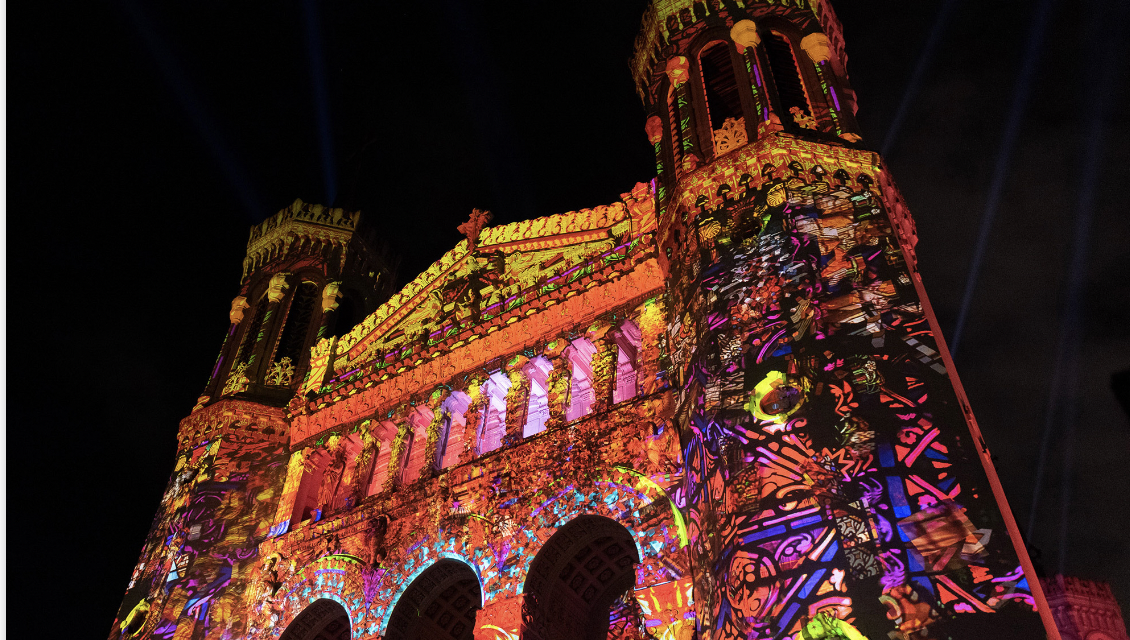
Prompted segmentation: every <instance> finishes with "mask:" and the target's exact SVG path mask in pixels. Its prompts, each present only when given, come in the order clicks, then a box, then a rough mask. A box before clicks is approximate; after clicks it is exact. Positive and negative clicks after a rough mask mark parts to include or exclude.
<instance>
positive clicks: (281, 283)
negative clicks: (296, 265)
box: [267, 271, 290, 302]
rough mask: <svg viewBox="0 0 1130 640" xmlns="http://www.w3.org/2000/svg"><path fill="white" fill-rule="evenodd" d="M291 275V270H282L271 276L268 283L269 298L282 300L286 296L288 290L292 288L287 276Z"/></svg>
mask: <svg viewBox="0 0 1130 640" xmlns="http://www.w3.org/2000/svg"><path fill="white" fill-rule="evenodd" d="M289 275H290V272H289V271H281V272H279V273H276V274H275V275H273V276H271V283H270V284H268V285H267V299H268V300H270V301H271V302H282V300H283V298H285V297H286V290H287V289H289V288H290V284H288V283H287V281H286V279H287V276H289Z"/></svg>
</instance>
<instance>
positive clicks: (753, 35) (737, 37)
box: [730, 20, 761, 53]
mask: <svg viewBox="0 0 1130 640" xmlns="http://www.w3.org/2000/svg"><path fill="white" fill-rule="evenodd" d="M730 38H731V39H732V40H733V41H734V44H736V45H738V52H739V53H743V50H744V49H745V48H746V47H756V46H757V45H759V44H761V36H760V35H759V34H758V33H757V25H756V24H754V22H753V20H739V21H738V22H737V23H735V24H734V27H733V28H732V29H730Z"/></svg>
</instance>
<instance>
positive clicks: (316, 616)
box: [279, 598, 350, 640]
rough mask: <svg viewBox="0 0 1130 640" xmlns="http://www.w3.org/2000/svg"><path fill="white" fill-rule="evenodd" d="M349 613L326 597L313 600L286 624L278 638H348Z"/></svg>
mask: <svg viewBox="0 0 1130 640" xmlns="http://www.w3.org/2000/svg"><path fill="white" fill-rule="evenodd" d="M349 639H350V635H349V613H348V612H347V611H346V610H345V607H343V606H341V605H340V604H338V603H337V602H334V601H333V600H330V599H328V598H322V599H320V600H315V601H314V602H312V603H311V604H310V606H308V607H306V608H305V609H303V610H302V613H300V614H298V616H297V617H296V618H295V619H294V620H293V621H292V622H291V623H290V624H288V625H287V626H286V630H285V631H283V634H282V637H281V638H279V640H349Z"/></svg>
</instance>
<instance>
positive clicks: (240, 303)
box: [228, 296, 251, 324]
mask: <svg viewBox="0 0 1130 640" xmlns="http://www.w3.org/2000/svg"><path fill="white" fill-rule="evenodd" d="M250 306H251V305H249V304H247V298H245V297H243V296H236V297H235V299H233V300H232V301H231V311H229V312H228V318H230V319H231V323H232V324H239V322H240V321H241V320H243V310H244V309H246V308H248V307H250Z"/></svg>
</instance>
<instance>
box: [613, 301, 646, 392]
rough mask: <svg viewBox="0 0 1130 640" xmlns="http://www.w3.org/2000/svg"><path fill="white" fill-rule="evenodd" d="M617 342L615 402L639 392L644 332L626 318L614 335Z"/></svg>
mask: <svg viewBox="0 0 1130 640" xmlns="http://www.w3.org/2000/svg"><path fill="white" fill-rule="evenodd" d="M612 339H613V340H614V341H615V342H616V347H617V349H616V351H617V353H616V388H615V389H613V391H612V401H613V402H623V401H625V400H631V399H632V398H634V397H636V395H638V394H639V381H638V380H637V375H636V371H637V370H638V368H639V363H638V354H639V348H640V345H641V344H643V334H642V333H640V328H639V326H638V325H636V323H635V322H632V321H631V320H625V321H624V324H622V325H620V329H619V330H617V331H616V332H615V333H614V334H613V335H612Z"/></svg>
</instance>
